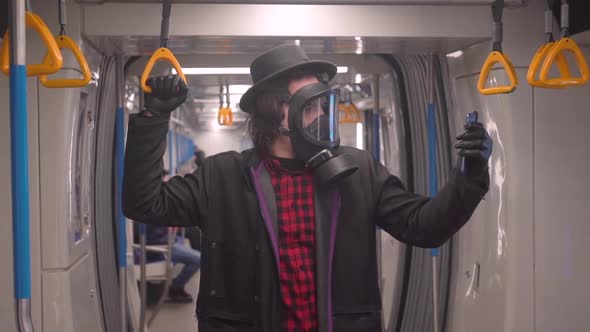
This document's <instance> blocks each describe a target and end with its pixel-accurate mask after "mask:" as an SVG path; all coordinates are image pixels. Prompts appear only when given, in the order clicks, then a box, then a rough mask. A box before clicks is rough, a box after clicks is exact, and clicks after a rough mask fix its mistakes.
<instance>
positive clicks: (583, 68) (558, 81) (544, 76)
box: [540, 38, 590, 87]
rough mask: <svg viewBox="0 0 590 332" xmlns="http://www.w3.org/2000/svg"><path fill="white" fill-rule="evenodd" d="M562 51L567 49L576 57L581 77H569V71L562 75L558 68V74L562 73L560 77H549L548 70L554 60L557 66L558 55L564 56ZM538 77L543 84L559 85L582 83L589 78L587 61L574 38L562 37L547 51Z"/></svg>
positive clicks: (566, 85)
mask: <svg viewBox="0 0 590 332" xmlns="http://www.w3.org/2000/svg"><path fill="white" fill-rule="evenodd" d="M564 51H569V52H571V53H572V54H573V55H574V58H575V59H576V64H577V65H578V68H579V69H580V73H581V75H582V76H581V77H571V76H570V75H569V71H568V73H567V74H568V75H564V73H563V72H561V68H560V74H561V75H562V77H558V78H549V71H550V70H551V66H552V65H553V63H554V62H555V61H557V63H558V67H559V66H560V63H559V61H560V60H559V59H560V57H563V58H564V57H565V56H564V55H563V54H562V53H563V52H564ZM540 78H541V81H543V83H545V84H549V85H560V86H564V87H570V86H576V85H582V84H586V83H587V82H588V80H589V79H590V71H589V70H588V63H587V62H586V58H585V57H584V54H582V51H581V50H580V48H579V47H578V44H576V42H575V40H573V39H571V38H562V39H561V40H559V41H558V42H557V44H555V45H554V46H553V47H552V48H551V49H550V50H549V51H548V54H547V57H546V58H545V62H544V63H543V67H541V73H540Z"/></svg>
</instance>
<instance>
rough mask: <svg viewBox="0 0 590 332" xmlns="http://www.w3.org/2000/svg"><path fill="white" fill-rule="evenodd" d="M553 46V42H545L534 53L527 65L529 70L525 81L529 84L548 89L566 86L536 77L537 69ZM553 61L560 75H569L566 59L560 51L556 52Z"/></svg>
mask: <svg viewBox="0 0 590 332" xmlns="http://www.w3.org/2000/svg"><path fill="white" fill-rule="evenodd" d="M553 46H555V42H549V43H547V44H544V45H542V46H541V47H539V49H538V50H537V53H535V56H534V57H533V60H532V61H531V64H530V66H529V70H528V72H527V81H528V82H529V84H530V85H532V86H534V87H538V88H549V89H563V88H565V87H566V86H563V85H555V84H549V83H547V82H545V81H543V80H541V79H537V78H536V74H537V71H539V69H540V67H541V65H542V63H543V61H544V60H545V59H546V58H547V54H549V51H550V50H551V48H553ZM555 61H556V62H557V68H558V69H559V73H560V75H561V76H562V77H568V78H569V77H570V76H571V74H570V69H569V65H568V63H567V59H566V58H565V56H564V55H563V54H562V53H559V54H557V56H556V58H555Z"/></svg>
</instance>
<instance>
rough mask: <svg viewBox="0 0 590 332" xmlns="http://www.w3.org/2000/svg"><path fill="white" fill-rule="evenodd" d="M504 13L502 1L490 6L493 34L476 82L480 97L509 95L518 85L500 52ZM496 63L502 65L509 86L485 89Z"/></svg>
mask: <svg viewBox="0 0 590 332" xmlns="http://www.w3.org/2000/svg"><path fill="white" fill-rule="evenodd" d="M503 11H504V0H496V1H494V4H493V5H492V17H493V20H494V23H493V32H492V52H491V53H490V55H489V56H488V58H487V59H486V61H485V62H484V64H483V67H482V68H481V73H480V75H479V80H478V82H477V89H478V90H479V92H480V93H481V94H482V95H495V94H501V93H510V92H512V91H514V90H515V89H516V86H517V85H518V77H517V76H516V71H515V70H514V66H513V65H512V62H511V61H510V58H508V56H507V55H506V54H504V52H503V51H502V39H503V34H504V33H503V26H502V13H503ZM496 63H500V64H502V66H503V67H504V71H505V72H506V74H507V75H508V79H509V80H510V84H509V85H505V86H497V87H491V88H486V87H485V85H486V82H487V81H488V76H489V75H490V72H491V71H492V68H493V66H494V65H495V64H496Z"/></svg>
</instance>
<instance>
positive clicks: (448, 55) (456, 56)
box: [447, 51, 463, 59]
mask: <svg viewBox="0 0 590 332" xmlns="http://www.w3.org/2000/svg"><path fill="white" fill-rule="evenodd" d="M461 56H463V51H456V52H452V53H449V54H447V57H449V58H454V59H456V58H460V57H461Z"/></svg>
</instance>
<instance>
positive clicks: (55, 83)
mask: <svg viewBox="0 0 590 332" xmlns="http://www.w3.org/2000/svg"><path fill="white" fill-rule="evenodd" d="M56 41H57V46H58V47H59V48H60V49H68V50H70V51H72V53H73V54H74V57H75V58H76V60H77V61H78V64H79V65H80V71H81V72H82V78H59V79H53V80H50V79H48V78H47V75H41V77H40V78H39V80H40V81H41V84H43V86H45V87H47V88H80V87H83V86H86V85H87V84H88V83H89V82H90V80H91V79H92V74H91V73H90V67H89V66H88V62H87V61H86V58H85V57H84V54H82V51H81V50H80V47H78V44H77V43H76V42H75V41H74V40H73V39H72V38H70V37H68V36H66V35H59V36H57V38H56ZM50 61H51V57H50V56H49V54H47V55H45V59H43V63H44V64H47V65H49V64H50Z"/></svg>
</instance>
